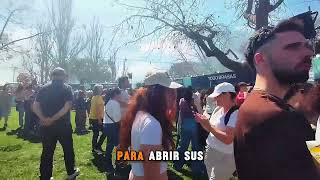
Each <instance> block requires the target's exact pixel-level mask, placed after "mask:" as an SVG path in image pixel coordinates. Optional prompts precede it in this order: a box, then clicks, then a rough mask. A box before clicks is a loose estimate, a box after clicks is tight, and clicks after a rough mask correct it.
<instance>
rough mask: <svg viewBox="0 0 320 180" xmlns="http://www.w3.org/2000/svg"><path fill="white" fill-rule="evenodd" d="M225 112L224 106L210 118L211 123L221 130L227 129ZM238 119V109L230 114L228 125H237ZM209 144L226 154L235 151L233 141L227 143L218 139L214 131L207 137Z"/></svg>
mask: <svg viewBox="0 0 320 180" xmlns="http://www.w3.org/2000/svg"><path fill="white" fill-rule="evenodd" d="M225 115H226V114H225V113H224V112H223V108H221V109H220V110H218V111H217V112H216V113H215V114H213V115H212V116H211V118H210V124H212V125H214V126H215V127H217V128H218V129H220V130H221V131H226V126H225V125H224V117H225ZM237 119H238V110H236V111H234V112H233V113H232V114H231V115H230V119H229V122H228V124H227V126H228V127H233V128H234V127H236V122H237ZM207 144H208V145H209V146H210V147H211V148H214V149H215V150H217V151H219V152H222V153H225V154H232V153H233V143H231V144H228V145H227V144H225V143H223V142H222V141H220V140H219V139H217V138H216V137H215V136H214V135H213V134H212V133H210V134H209V136H208V138H207Z"/></svg>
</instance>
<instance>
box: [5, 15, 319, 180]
mask: <svg viewBox="0 0 320 180" xmlns="http://www.w3.org/2000/svg"><path fill="white" fill-rule="evenodd" d="M304 33H305V30H304V29H303V27H302V26H301V24H299V23H297V22H296V21H294V20H285V21H283V22H281V23H279V24H278V25H277V26H276V27H264V28H262V29H260V30H259V31H257V32H256V33H255V34H254V35H253V36H252V37H251V38H250V40H249V45H248V48H247V51H246V53H245V55H246V61H247V63H248V64H249V65H250V66H251V68H252V69H253V70H254V71H255V72H256V81H255V83H254V84H248V83H245V82H241V83H238V84H235V85H233V84H230V83H228V82H223V83H220V84H217V85H216V86H215V87H211V88H209V89H207V90H200V89H192V87H188V88H182V85H180V84H178V83H175V82H173V81H172V80H171V79H170V77H169V75H168V74H167V73H166V72H162V71H156V72H152V73H149V74H148V75H147V76H146V77H145V79H144V87H141V88H139V89H136V90H134V92H133V93H131V94H130V95H129V93H128V91H127V89H128V88H129V87H130V85H129V80H128V77H121V78H119V80H118V82H119V85H118V87H117V88H112V89H107V90H104V89H103V86H101V85H99V84H97V85H95V86H94V88H93V91H92V93H87V92H86V91H85V90H84V89H82V90H79V91H78V92H77V94H76V98H75V100H74V95H73V92H72V90H71V87H70V86H68V85H66V84H65V80H66V77H67V76H66V72H65V71H64V70H63V69H62V68H56V69H54V70H53V71H52V73H51V79H52V81H51V82H50V83H48V84H46V85H44V86H42V87H41V88H35V87H34V86H30V87H27V88H22V87H20V88H18V89H17V91H16V92H15V96H16V103H17V106H16V107H17V111H18V112H19V125H20V127H24V129H34V130H37V131H38V132H39V133H40V134H41V138H42V145H43V150H42V155H41V161H40V179H44V180H47V179H51V178H52V168H53V155H54V150H55V146H56V143H57V141H59V142H60V144H61V145H62V147H63V151H64V159H65V165H66V169H67V174H68V177H67V178H68V179H74V178H75V177H77V176H78V175H79V174H80V169H79V168H76V167H75V154H74V148H73V139H72V133H73V132H72V126H71V122H70V111H71V109H72V108H74V109H75V112H76V118H75V124H76V127H75V133H77V134H79V135H82V134H87V133H88V132H89V131H88V130H89V129H91V130H92V147H91V150H92V153H95V154H99V155H102V154H104V157H105V162H106V167H105V169H106V171H107V172H108V173H112V172H115V171H117V168H118V166H117V165H119V164H118V163H119V162H112V154H113V151H114V149H122V150H128V149H129V150H131V151H142V152H143V154H144V155H145V156H146V157H148V155H149V154H150V152H151V151H162V150H168V151H169V150H177V151H178V152H179V154H180V155H182V154H183V153H184V152H185V151H188V149H189V146H190V143H191V149H192V150H193V151H203V152H205V158H204V160H203V161H200V160H199V161H192V162H191V163H190V168H191V170H192V173H193V174H194V175H196V176H198V175H206V176H207V177H208V179H217V180H228V179H229V178H230V177H231V176H232V175H233V174H236V175H237V176H238V178H239V179H243V180H256V179H272V180H283V179H292V180H296V179H297V180H298V179H308V180H318V179H320V165H319V163H318V162H317V161H316V160H315V159H314V158H313V157H312V155H311V153H310V151H309V150H308V147H307V145H306V141H310V140H314V139H315V132H314V130H313V129H312V128H311V124H312V125H313V126H317V125H318V127H319V120H318V118H319V115H320V85H318V84H311V83H307V80H308V78H309V70H310V67H311V60H312V57H313V56H314V51H313V48H312V47H311V46H310V44H309V43H308V40H307V39H306V37H305V34H304ZM1 93H2V94H1V96H0V102H1V106H0V108H1V116H2V117H4V118H5V126H7V121H8V115H9V113H10V108H8V107H11V106H10V105H9V104H8V103H7V102H9V100H8V99H9V97H10V96H11V94H10V93H8V90H7V89H6V87H5V88H4V90H3V91H2V92H1ZM31 119H33V120H31ZM87 119H89V124H90V127H89V128H87V126H86V124H87ZM33 121H34V122H33ZM175 130H177V133H178V138H177V140H175V139H174V136H173V131H175ZM319 133H320V132H317V134H319ZM105 139H106V140H107V142H106V147H105V151H104V150H103V149H104V148H103V147H102V145H103V142H104V141H105ZM130 164H131V171H130V173H129V174H122V175H123V176H124V177H126V178H129V179H131V180H149V179H157V180H158V179H159V180H162V179H163V180H165V179H168V174H167V168H168V164H167V162H164V161H148V160H145V161H141V162H130ZM185 164H186V162H185V161H184V158H179V161H174V162H173V167H174V169H175V170H176V171H180V172H181V171H182V168H183V166H184V165H185ZM120 175H121V174H120Z"/></svg>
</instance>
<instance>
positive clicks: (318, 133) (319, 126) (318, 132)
mask: <svg viewBox="0 0 320 180" xmlns="http://www.w3.org/2000/svg"><path fill="white" fill-rule="evenodd" d="M316 141H320V116H319V118H318V122H317V129H316Z"/></svg>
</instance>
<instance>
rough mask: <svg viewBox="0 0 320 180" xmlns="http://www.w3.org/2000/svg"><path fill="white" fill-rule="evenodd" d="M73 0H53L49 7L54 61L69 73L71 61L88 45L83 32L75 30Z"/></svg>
mask: <svg viewBox="0 0 320 180" xmlns="http://www.w3.org/2000/svg"><path fill="white" fill-rule="evenodd" d="M72 5H73V1H72V0H52V1H51V7H50V8H49V13H50V21H51V23H52V26H53V28H52V29H53V40H54V46H53V50H54V56H55V57H54V60H55V61H54V63H55V65H56V66H60V67H62V68H64V69H66V71H67V72H68V73H69V72H70V71H71V68H70V67H69V64H70V61H71V60H73V59H76V58H77V56H78V55H79V53H81V52H82V51H83V50H84V49H85V47H86V41H85V39H84V37H83V36H82V34H81V33H79V32H76V33H74V32H75V31H74V30H75V21H74V19H73V17H72Z"/></svg>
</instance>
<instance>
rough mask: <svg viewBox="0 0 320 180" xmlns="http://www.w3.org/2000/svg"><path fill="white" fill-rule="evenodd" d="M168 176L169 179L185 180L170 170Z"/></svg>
mask: <svg viewBox="0 0 320 180" xmlns="http://www.w3.org/2000/svg"><path fill="white" fill-rule="evenodd" d="M167 174H168V179H177V180H183V177H181V176H179V175H178V174H176V173H175V172H173V171H172V170H170V169H168V171H167Z"/></svg>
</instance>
